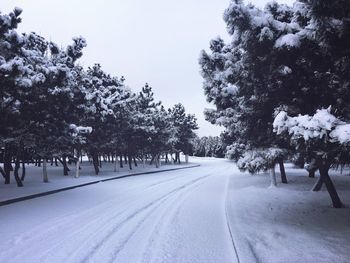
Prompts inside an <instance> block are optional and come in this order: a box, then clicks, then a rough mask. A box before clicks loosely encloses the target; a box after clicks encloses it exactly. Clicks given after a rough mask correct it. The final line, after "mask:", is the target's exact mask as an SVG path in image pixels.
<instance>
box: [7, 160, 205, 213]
mask: <svg viewBox="0 0 350 263" xmlns="http://www.w3.org/2000/svg"><path fill="white" fill-rule="evenodd" d="M199 166H200V165H199V164H196V165H191V166H188V167H180V168H173V169H164V170H159V171H149V172H138V173H133V174H125V175H121V176H115V177H112V178H107V179H102V180H97V181H92V182H89V183H84V184H78V185H74V186H68V187H64V188H59V189H56V190H51V191H47V192H42V193H38V194H32V195H27V196H23V197H17V198H13V199H8V200H5V201H0V206H5V205H9V204H13V203H18V202H22V201H26V200H30V199H34V198H38V197H42V196H46V195H52V194H56V193H59V192H64V191H68V190H72V189H75V188H80V187H84V186H88V185H93V184H98V183H102V182H107V181H112V180H118V179H122V178H126V177H132V176H137V175H143V174H155V173H162V172H169V171H176V170H183V169H189V168H196V167H199Z"/></svg>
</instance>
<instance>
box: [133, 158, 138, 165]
mask: <svg viewBox="0 0 350 263" xmlns="http://www.w3.org/2000/svg"><path fill="white" fill-rule="evenodd" d="M133 159H134V165H135V167H137V161H136V157H135V156H134V157H133Z"/></svg>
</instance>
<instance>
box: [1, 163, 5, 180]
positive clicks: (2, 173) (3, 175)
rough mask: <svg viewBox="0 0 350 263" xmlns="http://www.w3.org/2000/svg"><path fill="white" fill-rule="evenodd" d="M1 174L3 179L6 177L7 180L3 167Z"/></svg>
mask: <svg viewBox="0 0 350 263" xmlns="http://www.w3.org/2000/svg"><path fill="white" fill-rule="evenodd" d="M0 173H1V175H2V177H4V179H6V174H5V171H4V169H2V167H1V166H0Z"/></svg>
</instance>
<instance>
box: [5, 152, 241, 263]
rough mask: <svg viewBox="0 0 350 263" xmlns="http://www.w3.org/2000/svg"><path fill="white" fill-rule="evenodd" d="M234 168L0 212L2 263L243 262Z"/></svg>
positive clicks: (81, 192) (124, 184)
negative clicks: (231, 211) (235, 239)
mask: <svg viewBox="0 0 350 263" xmlns="http://www.w3.org/2000/svg"><path fill="white" fill-rule="evenodd" d="M231 165H232V164H230V163H228V162H227V161H224V160H214V159H212V160H207V161H205V162H202V163H201V166H200V167H198V168H193V169H186V170H180V171H170V172H166V173H161V174H149V175H140V176H137V177H130V178H124V179H120V180H117V181H110V182H105V183H99V184H96V185H91V186H86V187H83V188H80V189H75V190H72V191H68V192H64V193H58V194H55V195H51V196H45V197H42V198H38V199H33V200H28V201H25V202H22V203H17V204H12V205H9V206H5V207H0V235H1V237H2V238H1V240H0V262H8V263H10V262H50V263H51V262H118V263H119V262H128V263H130V262H157V263H158V262H222V263H224V262H237V260H236V255H235V250H234V247H233V244H232V239H231V237H230V233H229V229H228V224H227V221H226V211H225V201H226V191H227V184H228V179H229V176H230V174H231V167H232V166H231Z"/></svg>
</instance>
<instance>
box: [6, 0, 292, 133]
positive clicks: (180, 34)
mask: <svg viewBox="0 0 350 263" xmlns="http://www.w3.org/2000/svg"><path fill="white" fill-rule="evenodd" d="M229 2H230V1H229V0H172V1H171V0H99V1H96V0H85V1H84V0H49V1H48V0H30V1H29V0H0V3H1V5H0V10H1V12H3V13H7V12H9V11H10V10H12V9H13V8H14V7H15V6H18V7H21V8H23V13H22V19H23V23H22V24H21V25H20V26H19V30H20V31H23V32H30V31H35V32H37V33H39V34H41V35H43V36H44V37H46V38H48V39H50V40H52V41H54V42H56V43H57V44H60V45H63V46H66V45H67V44H69V43H70V42H71V39H72V37H74V36H79V35H81V36H83V37H85V38H86V40H87V43H88V47H87V48H86V49H85V50H84V56H83V58H82V59H81V60H80V61H81V63H82V64H83V65H84V66H90V65H92V64H94V63H100V64H101V65H102V67H103V69H104V70H105V71H106V72H108V73H110V74H111V75H115V76H118V77H119V76H121V75H123V76H125V78H126V84H127V85H128V86H130V87H131V88H132V89H133V90H134V91H138V90H140V88H141V87H142V86H143V85H144V84H145V83H146V82H148V83H149V84H150V85H151V86H152V87H153V90H154V93H155V96H156V99H157V100H161V101H162V102H163V104H164V105H165V106H166V107H171V106H172V105H174V104H175V103H178V102H181V103H183V104H184V106H185V108H186V111H187V112H188V113H193V114H195V115H196V117H197V119H198V124H199V126H200V129H199V131H198V134H199V135H200V136H203V135H218V134H219V133H220V131H221V130H222V129H221V128H220V127H217V126H213V125H211V124H210V123H208V122H206V121H205V120H204V115H203V110H204V108H206V107H211V106H210V105H209V104H208V103H207V102H206V100H205V96H204V93H203V90H202V78H201V76H200V74H199V65H198V57H199V53H200V51H201V50H202V49H207V48H208V46H209V41H210V40H211V39H212V38H214V37H216V36H218V35H220V36H221V37H223V38H224V39H228V36H227V33H226V27H225V23H224V22H223V20H222V14H223V11H224V10H225V8H226V7H228V4H229ZM251 2H252V3H254V4H256V5H258V6H263V5H264V4H265V3H266V2H268V1H266V0H260V1H259V0H255V1H254V0H253V1H251ZM279 2H284V3H289V4H290V3H292V2H293V1H292V0H283V1H282V0H281V1H279Z"/></svg>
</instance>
